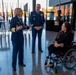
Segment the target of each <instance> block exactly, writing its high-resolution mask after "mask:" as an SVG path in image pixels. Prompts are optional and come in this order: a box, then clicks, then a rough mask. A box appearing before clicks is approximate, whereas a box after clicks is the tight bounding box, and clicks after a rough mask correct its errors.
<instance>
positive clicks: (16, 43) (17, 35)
mask: <svg viewBox="0 0 76 75" xmlns="http://www.w3.org/2000/svg"><path fill="white" fill-rule="evenodd" d="M14 13H15V17H13V18H12V19H11V22H10V29H11V31H12V36H11V40H12V45H13V53H12V67H13V71H16V63H17V55H18V64H19V66H25V65H24V63H23V57H24V56H23V53H24V51H23V48H24V37H23V28H24V26H23V22H22V14H23V12H22V9H21V8H16V9H15V11H14Z"/></svg>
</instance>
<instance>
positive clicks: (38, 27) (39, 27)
mask: <svg viewBox="0 0 76 75" xmlns="http://www.w3.org/2000/svg"><path fill="white" fill-rule="evenodd" d="M34 28H35V29H36V30H40V29H41V28H42V26H37V27H34Z"/></svg>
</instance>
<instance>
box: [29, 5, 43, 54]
mask: <svg viewBox="0 0 76 75" xmlns="http://www.w3.org/2000/svg"><path fill="white" fill-rule="evenodd" d="M40 8H41V5H40V4H37V5H36V7H35V9H36V10H35V11H32V12H31V16H30V23H31V26H32V53H34V51H35V40H36V35H37V34H38V50H39V51H40V52H43V51H42V48H41V36H42V30H43V25H44V13H43V12H42V11H40Z"/></svg>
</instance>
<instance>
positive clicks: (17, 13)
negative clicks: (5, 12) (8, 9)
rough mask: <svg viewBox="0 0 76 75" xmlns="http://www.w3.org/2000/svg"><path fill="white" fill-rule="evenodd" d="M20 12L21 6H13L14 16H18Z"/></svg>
mask: <svg viewBox="0 0 76 75" xmlns="http://www.w3.org/2000/svg"><path fill="white" fill-rule="evenodd" d="M20 12H22V9H21V8H15V10H14V14H15V16H19V15H20ZM22 13H23V12H22Z"/></svg>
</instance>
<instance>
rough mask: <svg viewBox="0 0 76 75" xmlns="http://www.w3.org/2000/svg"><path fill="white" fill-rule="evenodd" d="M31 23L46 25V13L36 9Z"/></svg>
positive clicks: (31, 17)
mask: <svg viewBox="0 0 76 75" xmlns="http://www.w3.org/2000/svg"><path fill="white" fill-rule="evenodd" d="M30 23H31V24H33V27H35V26H43V25H44V13H43V12H42V11H39V13H37V12H36V11H33V12H31V16H30Z"/></svg>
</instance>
